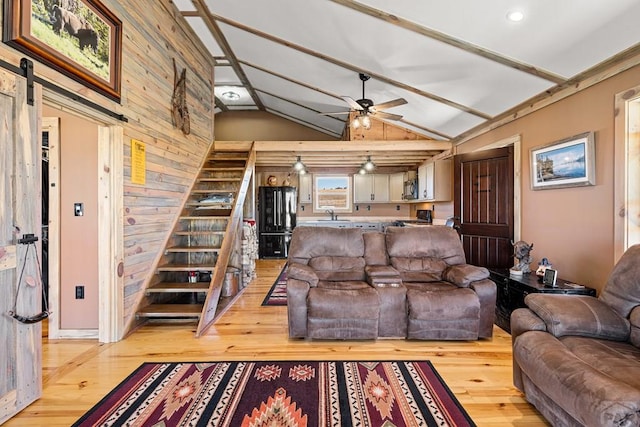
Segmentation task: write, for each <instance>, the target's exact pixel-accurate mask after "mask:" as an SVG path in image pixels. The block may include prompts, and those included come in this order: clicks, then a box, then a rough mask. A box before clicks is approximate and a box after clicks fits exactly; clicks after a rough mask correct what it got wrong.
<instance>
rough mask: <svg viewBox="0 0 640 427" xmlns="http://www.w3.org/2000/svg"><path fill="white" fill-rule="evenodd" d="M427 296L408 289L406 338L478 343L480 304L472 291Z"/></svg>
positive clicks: (444, 292)
mask: <svg viewBox="0 0 640 427" xmlns="http://www.w3.org/2000/svg"><path fill="white" fill-rule="evenodd" d="M451 286H452V289H451V290H450V291H435V292H430V291H426V290H420V289H415V288H408V289H407V311H408V314H407V318H408V324H407V338H411V339H438V340H475V339H478V330H479V323H480V301H479V300H478V296H477V295H476V293H475V292H473V291H472V290H471V289H463V288H457V287H455V286H453V285H451Z"/></svg>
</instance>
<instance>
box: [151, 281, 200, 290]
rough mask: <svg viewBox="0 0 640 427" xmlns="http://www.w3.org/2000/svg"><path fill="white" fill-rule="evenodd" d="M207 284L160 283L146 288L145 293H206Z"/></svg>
mask: <svg viewBox="0 0 640 427" xmlns="http://www.w3.org/2000/svg"><path fill="white" fill-rule="evenodd" d="M208 290H209V282H196V283H190V282H160V283H156V284H155V285H152V286H149V287H148V288H147V290H146V291H147V293H152V292H153V293H164V292H207V291H208Z"/></svg>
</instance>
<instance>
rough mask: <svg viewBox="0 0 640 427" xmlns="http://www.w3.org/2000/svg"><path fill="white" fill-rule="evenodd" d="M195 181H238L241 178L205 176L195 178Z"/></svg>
mask: <svg viewBox="0 0 640 427" xmlns="http://www.w3.org/2000/svg"><path fill="white" fill-rule="evenodd" d="M196 181H197V182H240V181H242V178H240V177H231V176H225V177H205V178H197V179H196Z"/></svg>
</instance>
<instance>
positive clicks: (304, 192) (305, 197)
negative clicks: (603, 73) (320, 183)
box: [298, 174, 313, 203]
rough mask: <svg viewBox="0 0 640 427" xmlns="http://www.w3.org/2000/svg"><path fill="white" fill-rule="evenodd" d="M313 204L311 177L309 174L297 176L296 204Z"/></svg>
mask: <svg viewBox="0 0 640 427" xmlns="http://www.w3.org/2000/svg"><path fill="white" fill-rule="evenodd" d="M311 202H313V177H312V175H311V174H306V175H298V203H311Z"/></svg>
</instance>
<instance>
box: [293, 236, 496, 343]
mask: <svg viewBox="0 0 640 427" xmlns="http://www.w3.org/2000/svg"><path fill="white" fill-rule="evenodd" d="M495 304H496V286H495V284H494V283H493V281H491V280H490V279H489V272H488V271H487V269H485V268H482V267H476V266H472V265H469V264H466V261H465V255H464V251H463V248H462V243H461V242H460V238H459V236H458V234H457V233H456V231H455V230H454V229H452V228H450V227H445V226H438V225H434V226H427V227H411V228H409V227H387V228H386V230H385V232H377V231H363V230H362V229H359V228H331V227H304V226H302V227H297V228H296V229H295V230H294V232H293V236H292V240H291V245H290V248H289V258H288V269H287V310H288V323H289V336H290V337H292V338H313V339H375V338H378V337H385V338H391V337H393V338H409V339H421V340H476V339H478V338H491V336H492V331H493V321H494V315H495Z"/></svg>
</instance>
